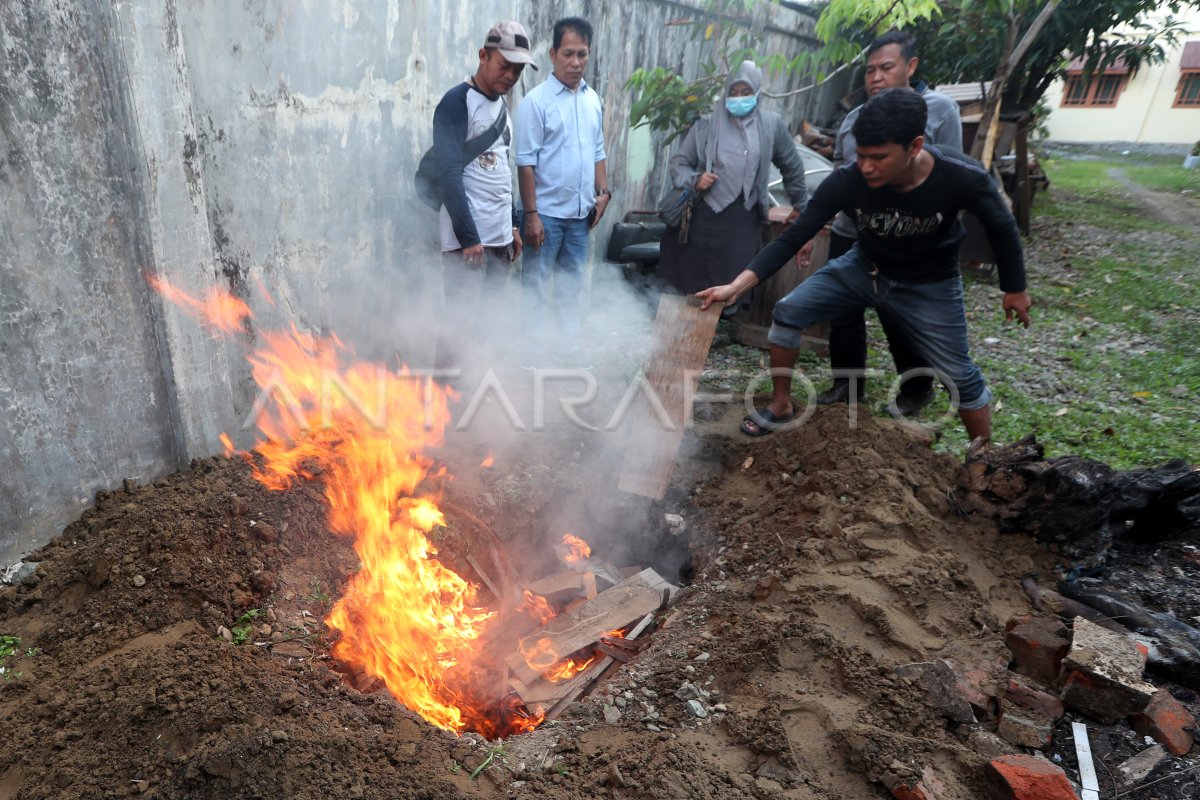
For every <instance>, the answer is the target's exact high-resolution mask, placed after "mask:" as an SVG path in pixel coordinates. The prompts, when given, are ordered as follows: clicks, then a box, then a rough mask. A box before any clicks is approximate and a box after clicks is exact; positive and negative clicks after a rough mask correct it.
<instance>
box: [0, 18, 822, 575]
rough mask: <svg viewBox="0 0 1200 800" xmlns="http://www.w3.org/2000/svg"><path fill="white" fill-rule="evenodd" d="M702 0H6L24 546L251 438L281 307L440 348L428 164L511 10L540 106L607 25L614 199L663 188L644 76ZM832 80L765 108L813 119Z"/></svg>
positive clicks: (5, 197)
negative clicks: (819, 93)
mask: <svg viewBox="0 0 1200 800" xmlns="http://www.w3.org/2000/svg"><path fill="white" fill-rule="evenodd" d="M695 4H698V3H693V5H695ZM693 5H689V4H688V3H683V2H670V1H667V0H642V1H641V2H634V1H633V0H630V2H602V1H601V0H594V1H593V2H565V1H561V0H560V1H559V2H534V0H524V1H522V2H517V1H516V0H512V1H510V2H481V1H479V0H457V1H456V0H448V1H447V2H431V1H430V0H373V1H368V0H341V1H340V2H336V3H334V2H326V1H325V0H254V2H234V1H233V0H187V1H186V2H178V0H126V1H125V2H116V0H22V2H18V3H5V4H3V5H0V565H3V564H4V563H7V562H9V561H12V560H15V559H16V558H17V557H19V556H20V555H21V554H22V553H25V552H28V551H29V550H30V549H32V548H33V547H35V546H37V545H40V544H42V543H44V542H46V541H48V540H49V539H50V538H51V537H52V536H54V535H55V534H56V533H57V532H58V531H59V530H60V529H61V528H62V526H63V525H64V524H65V523H66V522H68V521H70V520H71V519H73V518H74V517H76V516H77V515H78V513H79V510H80V507H81V505H83V504H86V503H87V502H89V501H90V499H91V497H92V496H93V495H94V493H95V492H96V491H97V490H99V489H104V488H111V487H114V486H117V485H119V484H120V482H121V480H122V479H126V478H128V479H133V480H136V481H145V480H148V479H152V478H154V477H156V476H158V475H161V474H164V473H168V472H171V471H173V470H175V469H177V468H179V467H182V466H185V465H186V464H187V463H188V461H189V460H190V459H191V458H194V457H198V456H205V455H209V454H212V453H215V452H219V451H220V449H221V448H220V445H219V444H218V441H217V437H218V435H219V434H220V433H221V432H222V431H228V432H231V433H234V434H235V439H239V440H240V442H241V443H243V444H245V443H248V442H249V435H248V434H242V435H240V437H239V436H238V435H237V431H238V430H239V427H240V424H241V421H242V420H243V418H244V417H245V416H246V414H247V413H248V411H249V409H250V408H251V406H252V404H253V401H254V399H255V389H254V387H253V386H252V383H251V381H250V378H249V373H248V368H247V366H246V363H245V355H246V353H247V352H248V350H249V349H252V348H253V347H254V346H255V344H256V342H257V340H258V336H259V331H260V330H261V329H264V328H274V327H278V326H279V325H280V324H283V323H295V324H297V325H298V326H300V327H301V328H302V329H305V330H309V331H313V332H317V331H321V330H325V329H332V330H336V331H337V332H338V333H339V334H340V335H342V336H343V338H346V339H348V340H350V341H353V342H356V343H357V344H358V347H359V350H360V352H362V353H363V354H364V355H367V356H371V357H379V358H389V359H390V358H391V357H394V356H395V355H397V354H399V355H401V356H402V357H405V358H408V359H409V360H412V361H415V362H418V363H420V362H421V361H422V358H423V356H424V355H425V354H427V351H428V349H429V345H430V343H429V341H428V337H427V336H426V335H425V331H427V330H428V329H429V325H428V324H427V321H426V315H427V314H428V313H429V312H428V311H427V310H425V308H424V305H423V304H422V303H420V302H415V300H416V299H418V298H421V297H424V296H425V294H426V293H427V290H429V289H430V287H431V286H434V285H436V264H437V260H436V258H435V257H434V254H435V248H434V247H433V243H432V237H431V235H430V229H431V226H433V224H434V221H433V220H434V218H433V216H432V213H431V212H429V211H427V210H425V209H424V207H423V206H421V205H420V204H419V203H417V202H416V201H414V200H413V199H412V196H411V192H412V188H411V175H412V173H413V171H414V169H415V165H416V162H417V160H418V158H419V156H420V154H421V153H422V152H423V151H424V149H426V148H427V147H428V146H429V144H430V140H431V123H430V120H431V118H432V113H433V108H434V106H435V105H436V103H437V101H438V99H439V98H440V96H441V94H442V93H443V92H444V91H445V90H446V89H448V88H449V87H450V86H452V85H453V84H454V83H456V82H457V81H459V80H461V79H463V78H464V77H466V76H467V75H468V74H470V73H471V72H472V71H473V69H474V65H475V62H476V56H475V53H476V51H477V49H478V47H479V45H480V43H481V40H482V37H483V35H484V34H485V33H486V30H487V28H488V27H489V26H490V24H491V23H493V22H495V21H496V20H499V19H503V18H515V19H518V20H521V21H522V22H523V23H524V24H526V27H527V28H528V29H529V30H530V33H531V35H532V37H533V39H534V41H535V43H536V48H537V56H538V59H539V62H540V64H541V66H542V71H541V72H532V71H527V73H526V76H525V77H524V79H523V84H522V85H521V86H519V87H518V89H517V90H515V91H514V95H515V96H514V100H516V101H518V103H519V98H520V96H521V95H522V94H523V93H524V92H525V91H526V90H527V89H528V88H531V87H532V86H533V85H535V83H536V82H537V81H540V80H542V79H544V77H545V76H546V75H547V74H548V73H549V69H548V55H547V52H546V51H547V49H548V47H549V44H550V31H551V26H552V24H553V22H554V20H555V19H558V18H559V17H561V16H565V15H568V14H580V15H582V16H585V17H588V18H589V19H590V20H591V21H592V23H593V24H594V26H595V28H596V42H595V43H594V56H593V59H592V66H591V75H590V76H589V78H588V80H589V82H590V83H591V84H592V85H593V86H595V87H596V88H597V90H598V91H599V92H600V93H601V94H602V96H603V98H604V101H605V106H606V120H607V126H608V145H609V165H610V166H609V174H610V176H611V180H612V183H613V185H614V187H616V189H617V191H616V196H615V197H614V205H613V208H612V209H611V211H610V213H611V214H612V215H613V219H616V218H617V217H618V216H619V215H620V214H621V213H623V212H624V211H625V210H626V209H628V208H634V207H645V206H647V205H653V203H654V201H655V199H656V198H657V196H658V194H659V191H660V189H661V187H662V186H663V185H665V161H666V158H665V155H666V154H665V152H664V151H663V149H662V147H661V145H660V142H661V139H660V138H659V137H656V136H651V135H649V134H648V133H647V132H646V131H645V130H644V129H643V130H640V131H630V130H629V129H628V127H627V123H626V121H627V119H628V110H629V106H630V104H631V102H632V99H633V98H631V97H630V96H628V94H627V93H626V92H625V91H624V89H623V84H624V81H625V79H626V78H627V77H628V75H629V74H630V72H632V71H633V69H634V68H636V67H638V66H655V65H659V64H662V65H671V66H674V67H676V68H682V69H683V70H684V71H685V72H686V71H688V70H690V69H691V68H692V67H694V61H695V60H696V59H697V58H698V57H699V56H700V45H698V44H697V43H696V42H695V41H694V40H693V39H692V32H691V28H690V26H688V25H678V24H675V25H671V24H668V22H669V21H670V20H674V19H679V18H683V17H686V16H687V15H688V14H689V12H690V11H691V8H692V7H693ZM763 5H764V7H765V8H764V9H763V13H764V14H765V15H766V16H764V17H763V19H762V24H763V37H764V39H766V40H767V45H766V46H764V48H763V49H774V50H784V51H786V52H793V53H794V52H796V50H797V48H799V47H803V46H806V39H805V38H804V37H805V36H806V35H807V34H808V32H810V31H811V27H812V23H811V20H810V19H809V18H807V17H804V16H801V15H798V14H796V13H794V12H791V11H787V10H783V9H778V8H771V7H769V4H763ZM808 41H810V40H808ZM792 85H793V86H794V85H796V81H793V84H792ZM771 88H772V89H776V90H782V89H786V88H789V87H788V86H787V85H784V84H782V83H781V82H779V81H777V80H776V81H772V82H771ZM817 102H818V99H817V98H813V97H809V96H804V97H802V98H798V99H793V100H791V101H788V102H787V103H783V102H778V101H767V102H766V103H765V104H764V105H765V107H768V108H775V109H776V110H780V111H783V112H784V113H785V116H787V117H789V118H791V119H794V120H796V123H797V125H798V123H799V120H800V119H801V118H802V117H803V116H805V114H806V112H808V111H809V108H810V107H815V104H816V103H817ZM146 273H149V274H153V275H157V276H160V277H165V278H167V279H169V280H170V281H171V282H172V283H173V284H175V285H177V286H179V287H180V288H183V289H185V290H187V291H190V292H204V291H206V290H208V289H210V288H212V287H223V288H225V289H228V290H231V291H233V292H234V293H235V294H237V295H239V296H240V297H242V298H243V299H245V300H246V301H247V302H248V303H249V304H250V305H251V307H252V308H253V309H254V311H255V314H256V321H255V322H254V323H253V324H252V325H251V326H249V327H248V329H247V330H246V331H245V333H244V335H241V336H238V337H234V338H233V339H232V340H228V341H221V340H218V339H215V338H213V337H211V336H210V335H209V332H208V331H206V330H204V328H203V326H201V325H199V324H198V323H196V322H195V321H193V320H191V319H189V318H187V317H186V316H184V315H183V314H182V313H181V312H180V311H179V310H178V309H176V308H175V307H173V306H171V305H170V304H168V303H165V302H164V301H163V300H162V299H161V298H159V297H158V296H157V295H156V294H154V293H153V292H151V291H149V289H148V288H147V286H146V283H145V281H144V279H143V275H144V274H146ZM263 289H265V290H266V292H269V294H270V295H271V297H272V298H273V302H268V301H267V300H266V299H265V294H264V292H263V291H262V290H263Z"/></svg>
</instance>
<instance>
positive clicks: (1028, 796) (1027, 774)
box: [985, 756, 1078, 800]
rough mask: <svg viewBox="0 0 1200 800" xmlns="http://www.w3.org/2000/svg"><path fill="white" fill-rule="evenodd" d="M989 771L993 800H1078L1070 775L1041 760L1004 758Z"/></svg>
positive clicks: (991, 764) (989, 791) (1034, 758)
mask: <svg viewBox="0 0 1200 800" xmlns="http://www.w3.org/2000/svg"><path fill="white" fill-rule="evenodd" d="M985 771H986V773H987V777H988V793H989V796H990V797H991V798H993V800H1078V798H1077V797H1076V795H1075V790H1074V789H1072V788H1071V782H1070V781H1069V780H1067V775H1066V773H1065V772H1063V771H1062V770H1061V769H1060V768H1059V767H1057V766H1056V765H1054V764H1052V763H1050V762H1049V761H1047V760H1046V759H1044V758H1040V757H1038V756H1001V757H1000V758H997V759H993V760H992V761H991V762H989V763H988V765H987V767H986V769H985Z"/></svg>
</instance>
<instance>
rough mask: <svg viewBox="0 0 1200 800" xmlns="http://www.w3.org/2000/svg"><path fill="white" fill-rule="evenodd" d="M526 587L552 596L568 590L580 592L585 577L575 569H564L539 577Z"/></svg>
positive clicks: (539, 593) (543, 595)
mask: <svg viewBox="0 0 1200 800" xmlns="http://www.w3.org/2000/svg"><path fill="white" fill-rule="evenodd" d="M525 588H526V589H528V590H529V591H531V592H533V593H534V594H538V595H541V596H542V597H551V596H553V595H556V594H562V593H566V592H571V593H575V594H578V593H579V592H581V591H583V578H582V577H581V576H580V574H579V573H578V572H576V571H575V570H573V569H569V570H563V571H562V572H556V573H554V574H553V575H547V576H546V577H544V578H539V579H538V580H536V581H534V582H533V583H527V584H525Z"/></svg>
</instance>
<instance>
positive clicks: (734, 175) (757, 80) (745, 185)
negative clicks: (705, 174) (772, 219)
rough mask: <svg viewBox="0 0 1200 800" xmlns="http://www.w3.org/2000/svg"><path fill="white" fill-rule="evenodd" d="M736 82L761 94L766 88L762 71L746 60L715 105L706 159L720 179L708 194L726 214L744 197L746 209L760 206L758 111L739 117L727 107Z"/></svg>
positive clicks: (712, 203) (706, 198)
mask: <svg viewBox="0 0 1200 800" xmlns="http://www.w3.org/2000/svg"><path fill="white" fill-rule="evenodd" d="M736 83H747V84H749V85H750V88H751V89H753V90H754V93H755V94H757V93H758V90H759V89H760V88H762V70H761V69H759V68H758V67H757V66H756V65H755V63H754V62H753V61H743V62H742V63H741V64H739V65H738V68H737V69H736V70H734V71H733V72H732V73H730V75H729V77H728V78H726V80H725V91H724V92H723V93H722V94H721V99H720V100H718V101H717V103H716V105H714V106H713V111H712V122H711V126H710V128H709V130H710V134H709V137H708V142H707V145H706V147H705V156H706V158H707V160H708V161H709V163H711V164H712V165H713V172H715V173H716V174H717V175H718V180H717V182H716V183H714V184H713V186H712V188H711V189H709V190H708V191H707V192H706V193H705V195H704V202H705V203H707V204H708V206H709V208H711V209H712V210H713V211H724V210H725V208H726V207H727V206H729V204H730V203H732V202H733V201H734V200H736V199H737V196H738V195H739V194H740V195H742V197H743V199H744V201H745V205H746V210H747V211H749V210H752V209H753V208H754V207H755V206H756V205H757V204H758V155H759V143H758V136H759V134H758V127H757V126H758V109H757V108H755V109H754V110H753V111H751V112H750V113H749V114H747V115H746V116H744V117H740V118H739V117H735V116H733V115H732V114H730V113H729V110H728V109H726V108H725V98H727V97H729V90H730V89H732V88H733V85H734V84H736Z"/></svg>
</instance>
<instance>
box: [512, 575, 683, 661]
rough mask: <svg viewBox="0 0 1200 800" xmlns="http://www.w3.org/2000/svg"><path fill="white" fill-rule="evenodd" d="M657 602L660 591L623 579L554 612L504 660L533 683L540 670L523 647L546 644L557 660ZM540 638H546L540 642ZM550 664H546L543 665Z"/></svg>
mask: <svg viewBox="0 0 1200 800" xmlns="http://www.w3.org/2000/svg"><path fill="white" fill-rule="evenodd" d="M635 577H636V576H635ZM631 580H632V579H631ZM661 603H662V595H661V594H660V593H659V592H658V591H655V590H654V589H652V588H650V587H648V586H646V585H644V584H640V583H636V582H635V583H630V582H629V581H626V582H625V583H623V584H621V585H620V586H614V587H612V588H611V589H609V590H608V591H606V592H604V593H603V594H600V595H597V596H596V598H595V599H594V600H589V601H587V602H586V603H584V604H583V605H582V606H580V607H579V608H578V609H576V610H575V611H574V612H571V613H563V614H560V615H558V616H557V617H555V618H554V619H552V620H550V621H549V622H548V623H546V625H544V626H543V627H542V629H541V630H539V631H534V632H533V633H531V634H529V635H528V636H526V637H525V638H523V639H521V640H520V642H519V643H518V646H517V652H515V653H513V654H512V655H510V656H509V657H508V658H507V659H505V662H506V663H507V664H508V668H509V670H510V671H511V672H512V674H513V675H514V676H515V677H517V678H518V679H519V680H522V681H524V682H525V683H533V682H534V681H536V680H537V679H538V676H539V674H540V673H539V670H536V669H534V668H533V667H531V666H529V664H527V663H526V661H525V656H523V655H522V651H523V650H525V651H530V650H533V649H534V648H537V647H540V646H542V647H546V648H548V649H549V650H550V651H552V652H553V653H554V654H555V655H556V656H557V657H556V658H555V659H554V660H555V662H557V661H559V660H561V659H563V658H566V657H567V656H569V655H570V654H571V653H574V652H575V651H576V650H579V649H581V648H584V647H587V646H588V645H590V644H594V643H595V642H597V641H599V640H600V637H601V636H603V635H604V634H606V633H608V632H609V631H612V630H616V629H617V628H623V627H625V626H626V625H628V624H630V623H631V622H633V621H634V620H637V619H638V618H640V617H642V616H644V615H645V614H647V613H649V612H651V611H654V610H655V609H657V608H658V607H659V605H661ZM542 640H546V641H545V642H544V643H543V642H542ZM552 665H553V664H548V665H547V667H549V666H552Z"/></svg>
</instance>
